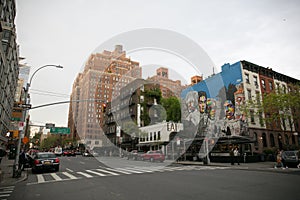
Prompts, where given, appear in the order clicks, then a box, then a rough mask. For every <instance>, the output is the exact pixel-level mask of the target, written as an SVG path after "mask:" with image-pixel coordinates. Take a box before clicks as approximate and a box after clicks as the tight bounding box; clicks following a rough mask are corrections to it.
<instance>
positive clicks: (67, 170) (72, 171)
mask: <svg viewBox="0 0 300 200" xmlns="http://www.w3.org/2000/svg"><path fill="white" fill-rule="evenodd" d="M66 170H67V171H69V172H74V171H73V170H71V169H69V168H66Z"/></svg>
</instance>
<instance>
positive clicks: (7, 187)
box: [0, 186, 15, 190]
mask: <svg viewBox="0 0 300 200" xmlns="http://www.w3.org/2000/svg"><path fill="white" fill-rule="evenodd" d="M14 188H15V186H4V187H0V190H2V189H3V190H5V189H14Z"/></svg>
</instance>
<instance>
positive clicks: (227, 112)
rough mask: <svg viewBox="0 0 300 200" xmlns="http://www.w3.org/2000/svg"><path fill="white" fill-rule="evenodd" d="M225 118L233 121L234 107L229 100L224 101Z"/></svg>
mask: <svg viewBox="0 0 300 200" xmlns="http://www.w3.org/2000/svg"><path fill="white" fill-rule="evenodd" d="M224 107H225V116H226V118H227V119H234V105H233V104H232V102H231V101H230V100H226V101H225V103H224Z"/></svg>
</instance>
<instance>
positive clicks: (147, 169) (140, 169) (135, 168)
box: [129, 167, 156, 173]
mask: <svg viewBox="0 0 300 200" xmlns="http://www.w3.org/2000/svg"><path fill="white" fill-rule="evenodd" d="M129 169H133V170H138V171H142V172H149V173H151V172H154V171H156V170H155V169H149V168H137V167H134V168H129Z"/></svg>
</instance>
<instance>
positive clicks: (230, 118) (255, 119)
mask: <svg viewBox="0 0 300 200" xmlns="http://www.w3.org/2000/svg"><path fill="white" fill-rule="evenodd" d="M297 83H298V84H299V80H297V79H294V78H292V77H289V76H286V75H284V74H281V73H278V72H275V71H273V70H272V69H271V68H266V67H262V66H259V65H256V64H253V63H250V62H247V61H239V62H237V63H234V64H231V65H230V64H225V65H223V66H222V71H221V72H220V73H218V74H215V75H213V76H211V77H209V78H207V79H205V80H203V81H201V82H199V83H198V84H195V85H193V86H191V87H189V88H187V89H185V90H184V91H183V92H182V98H186V97H187V94H188V93H189V92H197V93H198V98H199V99H198V100H199V108H197V109H198V110H199V112H200V120H199V121H200V123H199V127H200V129H201V130H212V131H211V133H209V134H212V135H213V137H217V138H218V144H219V146H218V145H217V146H216V147H217V148H218V151H228V148H229V145H240V146H242V150H243V151H244V152H247V151H249V152H251V153H252V152H257V153H262V152H263V151H264V150H266V149H270V148H280V149H282V148H283V146H285V145H296V146H298V147H299V136H298V134H295V133H297V132H299V125H298V126H297V124H299V122H296V121H295V123H290V122H289V120H284V121H285V122H284V123H282V124H285V127H284V126H283V125H282V124H281V125H278V123H277V125H275V124H276V123H273V124H266V123H264V120H263V118H264V117H265V113H261V114H260V115H255V113H256V110H255V108H253V109H250V112H249V113H250V114H248V115H246V113H244V112H243V110H242V109H241V108H242V105H243V104H244V103H245V102H246V101H249V100H253V99H255V100H259V99H262V98H263V94H266V93H270V92H272V91H274V90H276V89H277V88H278V87H283V88H288V87H289V85H290V84H291V85H293V84H297ZM211 111H213V112H211ZM211 113H212V114H213V115H212V116H213V118H211V117H210V116H211ZM202 118H203V119H202ZM203 120H206V121H207V123H208V124H210V123H211V124H212V127H213V129H207V128H208V127H207V126H204V125H203V124H201V122H203ZM290 120H293V119H290ZM293 124H294V125H293ZM201 130H200V131H198V133H197V134H198V135H199V137H200V140H201V137H202V138H203V137H204V136H205V134H207V133H205V132H201ZM196 145H197V144H196Z"/></svg>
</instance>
